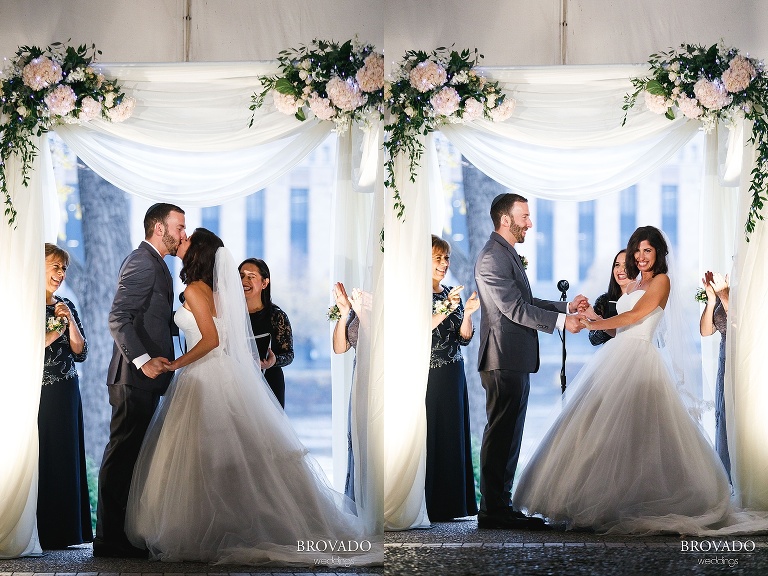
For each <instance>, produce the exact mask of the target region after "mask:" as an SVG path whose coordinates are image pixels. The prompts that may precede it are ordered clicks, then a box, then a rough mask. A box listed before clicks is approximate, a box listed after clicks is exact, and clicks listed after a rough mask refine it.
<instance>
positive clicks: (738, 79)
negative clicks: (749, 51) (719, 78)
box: [723, 56, 757, 92]
mask: <svg viewBox="0 0 768 576" xmlns="http://www.w3.org/2000/svg"><path fill="white" fill-rule="evenodd" d="M756 74H757V72H756V71H755V67H754V66H752V63H751V62H750V61H749V60H748V59H747V58H744V56H736V57H734V59H733V60H731V62H730V63H729V64H728V70H726V71H725V72H723V84H724V85H725V89H726V90H728V92H741V91H742V90H746V89H747V87H749V84H750V83H751V82H752V79H753V78H754V77H755V75H756Z"/></svg>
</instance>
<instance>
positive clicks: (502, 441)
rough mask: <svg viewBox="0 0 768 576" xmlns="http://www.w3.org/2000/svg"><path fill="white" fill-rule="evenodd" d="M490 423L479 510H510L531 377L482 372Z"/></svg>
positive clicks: (485, 434) (483, 452)
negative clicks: (508, 508)
mask: <svg viewBox="0 0 768 576" xmlns="http://www.w3.org/2000/svg"><path fill="white" fill-rule="evenodd" d="M480 381H481V382H482V384H483V388H484V389H485V410H486V416H487V417H488V422H487V424H486V425H485V430H484V431H483V443H482V448H481V449H480V493H481V494H482V500H481V503H480V509H481V510H485V511H487V512H490V513H494V512H501V511H505V510H507V507H508V506H509V504H510V496H511V494H510V492H511V490H512V482H513V480H514V478H515V470H516V469H517V461H518V459H519V458H520V445H521V443H522V439H523V425H524V424H525V412H526V409H527V407H528V392H529V390H530V374H528V373H526V372H516V371H514V370H486V371H482V372H480Z"/></svg>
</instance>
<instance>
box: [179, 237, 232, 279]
mask: <svg viewBox="0 0 768 576" xmlns="http://www.w3.org/2000/svg"><path fill="white" fill-rule="evenodd" d="M223 246H224V242H222V241H221V238H219V237H218V236H216V234H214V233H213V232H211V231H210V230H207V229H206V228H197V229H196V230H195V231H194V232H193V233H192V236H190V237H189V248H187V253H186V254H184V260H182V262H183V264H184V266H183V267H182V269H181V272H179V277H180V278H181V281H182V282H184V284H187V285H189V284H191V283H192V282H195V281H196V280H202V281H203V282H205V283H206V284H208V286H210V287H211V289H213V266H214V264H215V263H216V250H218V249H219V248H221V247H223Z"/></svg>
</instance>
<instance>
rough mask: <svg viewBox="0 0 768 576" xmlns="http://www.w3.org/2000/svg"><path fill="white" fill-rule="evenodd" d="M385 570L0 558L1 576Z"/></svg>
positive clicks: (87, 555) (52, 554)
mask: <svg viewBox="0 0 768 576" xmlns="http://www.w3.org/2000/svg"><path fill="white" fill-rule="evenodd" d="M383 572H384V569H383V568H382V567H368V566H366V567H357V568H355V567H354V566H351V567H349V568H344V567H341V566H337V567H327V568H324V569H323V568H319V569H315V568H314V567H289V568H285V567H256V566H227V565H210V564H202V563H197V562H150V561H149V560H138V559H131V558H94V557H93V549H92V547H91V545H90V544H83V545H81V546H71V547H69V548H67V549H65V550H46V551H45V552H44V556H42V557H40V558H17V559H14V560H1V559H0V576H54V575H56V576H75V575H79V576H140V575H145V576H182V575H187V576H191V575H197V576H202V575H203V574H213V575H217V576H228V575H232V576H249V574H259V575H264V574H278V575H280V576H285V575H288V574H295V575H306V574H344V575H346V576H352V575H358V576H369V575H371V576H373V575H374V574H382V573H383Z"/></svg>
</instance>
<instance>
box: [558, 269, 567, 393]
mask: <svg viewBox="0 0 768 576" xmlns="http://www.w3.org/2000/svg"><path fill="white" fill-rule="evenodd" d="M557 287H558V288H559V289H560V301H561V302H567V301H568V297H567V296H566V291H567V290H568V282H567V281H565V280H561V281H560V282H558V283H557ZM565 332H566V330H565V328H563V329H562V330H561V336H560V340H562V341H563V364H562V366H561V367H560V391H561V392H562V393H563V394H565V357H566V353H565Z"/></svg>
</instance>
